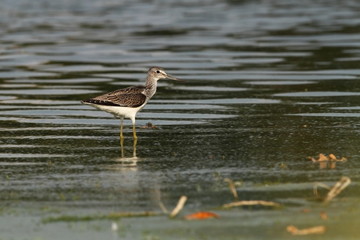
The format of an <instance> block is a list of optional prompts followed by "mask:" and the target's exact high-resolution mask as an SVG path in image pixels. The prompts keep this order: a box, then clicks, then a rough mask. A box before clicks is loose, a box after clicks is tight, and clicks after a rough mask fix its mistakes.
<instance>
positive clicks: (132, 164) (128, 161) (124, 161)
mask: <svg viewBox="0 0 360 240" xmlns="http://www.w3.org/2000/svg"><path fill="white" fill-rule="evenodd" d="M136 146H137V139H134V140H133V151H132V156H131V157H126V156H125V150H124V138H120V157H119V158H117V159H116V162H119V163H121V166H122V167H127V168H134V170H136V167H137V162H138V161H139V158H138V157H137V156H136Z"/></svg>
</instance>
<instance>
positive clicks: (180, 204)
mask: <svg viewBox="0 0 360 240" xmlns="http://www.w3.org/2000/svg"><path fill="white" fill-rule="evenodd" d="M186 200H187V197H186V196H181V197H180V199H179V201H178V203H177V205H176V207H175V208H174V210H172V212H171V213H170V215H169V216H170V217H171V218H173V217H176V215H178V213H179V212H180V211H181V210H182V209H183V208H184V205H185V203H186Z"/></svg>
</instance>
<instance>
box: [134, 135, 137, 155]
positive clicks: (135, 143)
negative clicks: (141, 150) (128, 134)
mask: <svg viewBox="0 0 360 240" xmlns="http://www.w3.org/2000/svg"><path fill="white" fill-rule="evenodd" d="M136 145H137V138H134V144H133V157H134V158H136Z"/></svg>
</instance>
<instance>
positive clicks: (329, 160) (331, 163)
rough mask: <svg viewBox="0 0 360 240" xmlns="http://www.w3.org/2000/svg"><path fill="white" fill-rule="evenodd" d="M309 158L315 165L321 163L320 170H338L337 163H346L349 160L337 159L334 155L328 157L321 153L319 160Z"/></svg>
mask: <svg viewBox="0 0 360 240" xmlns="http://www.w3.org/2000/svg"><path fill="white" fill-rule="evenodd" d="M307 158H308V159H310V160H311V161H312V162H314V163H319V167H320V169H326V168H330V169H334V168H336V163H337V162H346V161H347V158H345V157H342V158H337V157H336V156H335V155H334V154H332V153H331V154H329V155H328V156H326V155H325V154H322V153H320V154H319V156H318V159H315V158H314V157H307Z"/></svg>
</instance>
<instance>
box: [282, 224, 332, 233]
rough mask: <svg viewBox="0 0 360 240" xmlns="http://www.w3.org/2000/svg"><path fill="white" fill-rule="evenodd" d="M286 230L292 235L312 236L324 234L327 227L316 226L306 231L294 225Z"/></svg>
mask: <svg viewBox="0 0 360 240" xmlns="http://www.w3.org/2000/svg"><path fill="white" fill-rule="evenodd" d="M286 230H287V231H288V232H289V233H291V234H292V235H310V234H323V233H325V231H326V228H325V226H316V227H310V228H305V229H298V228H297V227H295V226H294V225H289V226H287V227H286Z"/></svg>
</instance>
